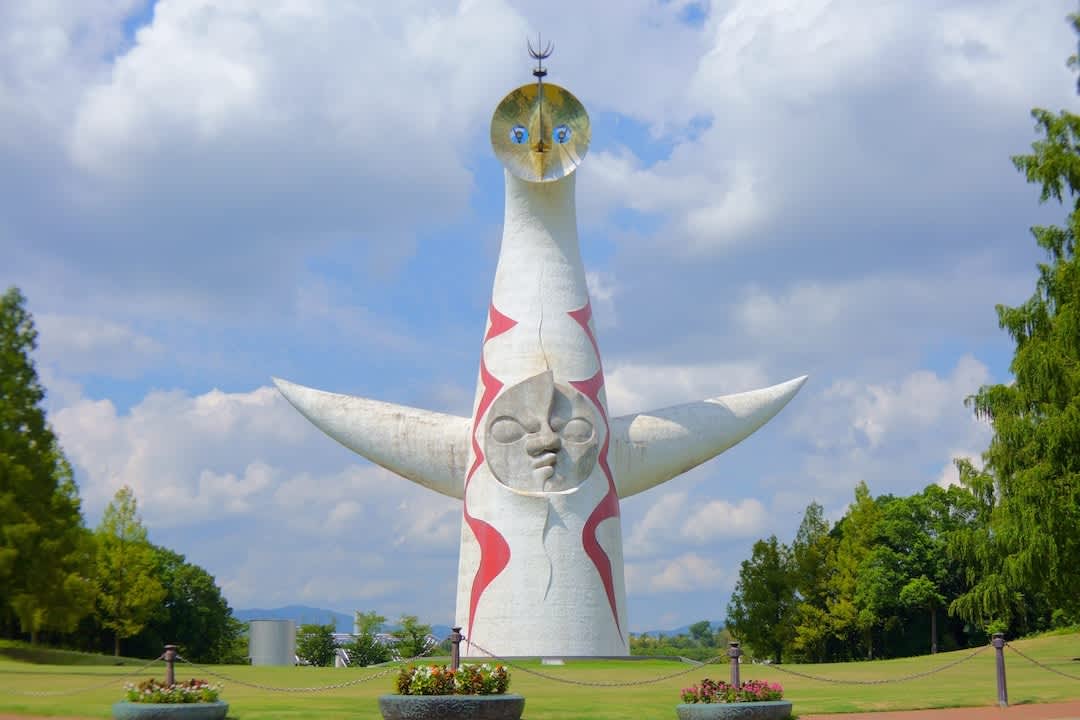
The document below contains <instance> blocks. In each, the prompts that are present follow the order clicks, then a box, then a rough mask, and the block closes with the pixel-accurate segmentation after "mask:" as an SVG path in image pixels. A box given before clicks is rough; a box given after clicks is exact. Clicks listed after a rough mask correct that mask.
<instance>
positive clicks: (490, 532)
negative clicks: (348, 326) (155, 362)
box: [275, 51, 805, 656]
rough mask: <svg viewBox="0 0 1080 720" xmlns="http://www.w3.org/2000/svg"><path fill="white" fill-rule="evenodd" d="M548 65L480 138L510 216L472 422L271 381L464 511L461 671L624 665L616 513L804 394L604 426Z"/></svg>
mask: <svg viewBox="0 0 1080 720" xmlns="http://www.w3.org/2000/svg"><path fill="white" fill-rule="evenodd" d="M547 54H549V52H538V51H534V52H533V57H535V58H537V60H538V66H537V69H536V70H535V71H534V73H533V74H534V75H535V76H536V78H537V82H536V83H534V84H530V85H526V86H523V87H521V88H518V89H517V90H515V91H514V92H512V93H510V94H509V95H508V96H507V97H506V98H505V99H504V100H503V101H502V102H501V103H500V104H499V106H498V108H497V109H496V111H495V116H494V118H493V120H492V126H491V138H492V145H493V147H494V149H495V152H496V155H498V157H499V159H500V160H501V161H502V163H503V165H504V166H505V167H506V214H505V222H504V225H503V237H502V245H501V248H500V251H499V261H498V266H497V268H496V271H495V282H494V288H493V290H492V296H491V305H490V307H489V310H488V317H487V323H486V330H485V333H484V336H483V344H482V349H481V356H480V370H479V379H478V382H477V389H476V400H475V403H474V406H473V415H472V417H471V418H460V417H453V416H448V415H443V414H439V413H433V412H429V411H425V410H419V409H415V408H407V407H403V406H399V405H392V404H389V403H383V402H378V401H374V400H367V399H363V398H356V397H349V396H344V395H334V394H331V393H325V392H321V391H318V390H312V389H310V388H305V387H303V386H300V385H294V384H292V383H288V382H285V381H283V380H275V382H276V383H277V385H278V387H279V389H280V390H281V392H282V393H283V394H284V395H285V397H286V398H288V399H289V401H290V402H291V403H292V404H293V405H294V406H295V407H296V408H297V409H298V410H299V411H300V412H301V413H303V414H304V415H305V416H306V417H307V418H308V419H309V420H311V421H312V422H313V423H315V424H316V425H317V426H318V427H319V428H321V429H322V430H323V431H325V432H326V433H327V434H329V435H330V436H331V437H333V438H335V439H336V440H338V441H339V442H341V443H343V444H344V445H346V446H347V447H349V448H351V449H352V450H354V451H356V452H358V453H360V454H361V455H363V456H364V457H366V458H368V459H370V460H371V461H373V462H375V463H378V464H379V465H382V466H383V467H386V468H388V469H390V470H392V471H394V472H396V473H398V474H400V475H402V476H404V477H406V478H408V479H410V480H413V481H414V482H417V483H419V484H421V485H424V486H425V487H428V488H431V489H433V490H436V491H437V492H441V493H443V494H445V495H449V496H451V497H455V498H459V499H461V500H463V503H462V505H463V508H462V510H463V511H462V526H461V554H460V559H459V572H458V590H457V624H459V625H461V626H462V627H463V628H464V633H465V635H466V637H467V638H468V640H469V644H468V645H466V647H465V654H466V655H472V656H483V655H485V654H486V653H489V652H490V653H493V654H497V655H501V656H512V655H532V656H535V655H560V656H597V655H626V654H628V652H629V649H628V644H627V617H626V590H625V584H624V579H623V557H622V531H621V526H620V518H619V499H620V498H622V497H627V496H629V495H633V494H635V493H638V492H641V491H643V490H647V489H648V488H650V487H653V486H655V485H658V484H660V483H662V482H664V481H666V480H669V479H671V478H672V477H675V476H676V475H679V474H681V473H683V472H686V471H687V470H689V469H691V468H693V467H695V466H697V465H698V464H700V463H702V462H704V461H706V460H708V459H709V458H712V457H713V456H715V455H717V454H718V453H720V452H723V451H724V450H726V449H727V448H729V447H731V446H732V445H734V444H735V443H737V442H739V441H740V440H742V439H743V438H745V437H746V436H748V435H749V434H750V433H752V432H753V431H754V430H756V429H757V428H758V427H760V426H761V425H763V424H764V423H765V422H767V421H768V420H769V419H770V418H771V417H772V416H773V415H775V414H776V413H777V412H779V411H780V409H781V408H783V407H784V405H786V404H787V402H788V401H789V400H790V399H791V398H792V397H793V396H794V395H795V393H796V392H798V390H799V388H800V387H801V386H802V384H803V382H804V380H805V378H797V379H795V380H790V381H788V382H786V383H783V384H781V385H775V386H772V387H769V388H765V389H762V390H756V391H752V392H748V393H742V394H739V395H730V396H726V397H720V398H712V399H708V400H703V401H701V402H696V403H689V404H686V405H679V406H675V407H670V408H665V409H662V410H657V411H652V412H649V413H637V414H634V415H629V416H625V417H621V418H610V416H609V414H608V409H607V399H606V395H605V390H604V373H603V365H602V363H601V360H600V347H599V343H598V341H597V336H596V330H595V327H594V323H593V320H592V309H591V305H590V302H589V294H588V288H587V287H586V284H585V269H584V267H583V265H582V262H581V253H580V250H579V247H578V236H577V222H576V217H575V208H574V170H575V169H576V168H577V166H578V164H579V163H580V162H581V160H582V158H583V157H584V155H585V152H586V150H587V148H588V143H589V140H590V130H589V120H588V115H587V114H586V113H585V109H584V108H583V107H582V106H581V103H579V102H578V101H577V99H576V98H574V96H573V95H571V94H570V93H569V92H567V91H566V90H563V89H562V88H559V87H557V86H554V85H550V84H546V83H544V82H543V78H544V76H545V74H546V71H545V70H544V69H543V67H542V60H543V58H544V57H547Z"/></svg>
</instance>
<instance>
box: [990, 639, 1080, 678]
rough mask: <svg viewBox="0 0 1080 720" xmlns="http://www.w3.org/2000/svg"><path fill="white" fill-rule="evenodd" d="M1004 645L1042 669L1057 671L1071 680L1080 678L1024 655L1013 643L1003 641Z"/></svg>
mask: <svg viewBox="0 0 1080 720" xmlns="http://www.w3.org/2000/svg"><path fill="white" fill-rule="evenodd" d="M1005 647H1007V648H1009V649H1010V650H1012V651H1013V652H1014V653H1016V654H1017V655H1019V656H1020V657H1022V658H1024V659H1025V660H1027V661H1028V662H1030V663H1034V664H1035V665H1038V666H1039V667H1041V668H1042V669H1043V670H1049V671H1050V672H1052V673H1057V674H1058V675H1061V676H1062V677H1067V678H1070V679H1072V680H1080V675H1070V674H1069V673H1067V672H1063V671H1061V670H1058V669H1057V668H1052V667H1050V666H1049V665H1046V664H1045V663H1041V662H1039V661H1038V660H1036V659H1035V658H1033V657H1031V656H1030V655H1026V654H1024V653H1023V652H1021V651H1020V650H1019V648H1016V647H1014V646H1013V645H1012V644H1011V643H1005Z"/></svg>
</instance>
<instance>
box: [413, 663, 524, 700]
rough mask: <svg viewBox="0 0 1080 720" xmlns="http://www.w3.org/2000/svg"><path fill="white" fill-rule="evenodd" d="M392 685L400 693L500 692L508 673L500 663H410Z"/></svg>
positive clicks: (508, 681)
mask: <svg viewBox="0 0 1080 720" xmlns="http://www.w3.org/2000/svg"><path fill="white" fill-rule="evenodd" d="M394 687H395V689H396V690H397V692H398V694H399V695H502V694H503V693H505V692H506V691H507V690H508V689H509V687H510V674H509V673H508V672H507V671H506V668H505V667H503V666H502V665H495V666H491V665H488V664H487V663H484V664H483V665H462V666H461V667H460V668H458V669H457V670H452V669H450V668H449V667H447V666H446V665H420V666H416V665H409V666H408V667H403V668H401V672H399V673H398V676H397V679H396V680H395V681H394Z"/></svg>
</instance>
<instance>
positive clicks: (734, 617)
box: [725, 535, 795, 663]
mask: <svg viewBox="0 0 1080 720" xmlns="http://www.w3.org/2000/svg"><path fill="white" fill-rule="evenodd" d="M791 565H792V561H791V550H790V549H789V548H788V547H787V546H786V545H783V544H782V543H780V541H779V540H777V539H776V536H775V535H773V536H771V537H769V539H768V540H758V541H757V542H756V543H754V549H753V552H752V554H751V556H750V559H749V560H743V562H742V565H741V566H740V569H739V580H738V582H737V583H736V584H735V591H734V593H732V596H731V602H730V603H728V608H727V620H726V621H725V623H726V625H727V627H728V629H729V630H730V631H731V633H732V635H734V636H735V637H736V638H738V639H739V640H741V641H742V642H744V643H747V644H748V645H749V646H750V647H751V648H752V649H753V650H754V651H755V652H756V653H760V654H767V655H768V656H769V657H771V658H772V659H773V661H774V662H778V663H779V662H782V661H783V656H784V650H785V649H786V648H787V647H788V645H789V644H790V643H791V640H792V638H793V635H794V629H793V625H792V618H793V615H794V610H795V582H794V575H793V573H792V570H791Z"/></svg>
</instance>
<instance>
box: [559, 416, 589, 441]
mask: <svg viewBox="0 0 1080 720" xmlns="http://www.w3.org/2000/svg"><path fill="white" fill-rule="evenodd" d="M559 434H560V435H562V436H563V439H564V440H568V441H569V442H575V443H584V442H589V441H590V440H592V438H593V425H592V423H591V422H589V421H588V420H586V419H585V418H582V417H576V418H572V419H571V420H570V422H568V423H566V425H565V426H563V428H562V430H561V431H560V432H559Z"/></svg>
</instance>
